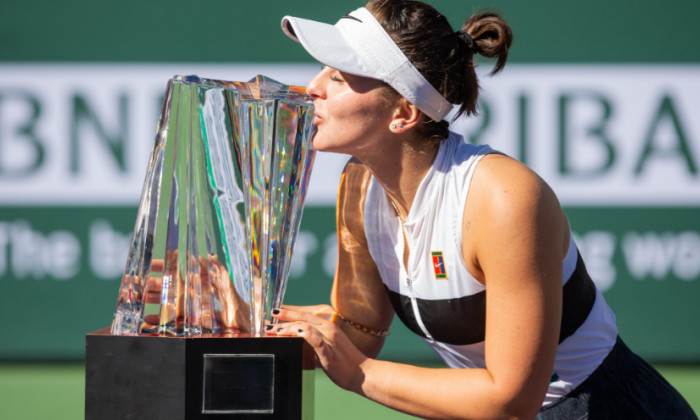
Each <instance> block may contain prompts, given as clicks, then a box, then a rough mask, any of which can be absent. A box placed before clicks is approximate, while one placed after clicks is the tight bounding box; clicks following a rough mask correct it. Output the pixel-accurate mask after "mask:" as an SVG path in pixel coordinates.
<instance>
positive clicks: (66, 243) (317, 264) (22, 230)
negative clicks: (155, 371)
mask: <svg viewBox="0 0 700 420" xmlns="http://www.w3.org/2000/svg"><path fill="white" fill-rule="evenodd" d="M135 212H136V208H135V207H128V206H126V207H87V206H81V207H54V208H52V209H51V211H50V212H47V210H46V209H45V208H41V207H12V208H6V209H4V210H3V211H2V214H1V215H0V284H2V287H3V291H4V292H3V293H2V294H0V312H1V314H0V317H2V319H5V320H7V319H13V320H15V322H3V323H1V324H0V336H3V337H14V338H13V339H12V340H3V341H0V358H2V357H4V358H25V357H33V358H41V357H66V358H78V357H82V354H83V353H82V351H83V346H84V334H85V333H86V332H90V331H93V330H96V329H98V328H102V327H104V326H107V325H109V324H110V323H111V319H112V314H113V311H114V308H115V304H116V298H117V292H118V289H119V281H120V278H121V275H122V273H123V269H124V264H125V261H126V253H127V248H128V244H129V240H130V237H131V233H132V227H133V223H134V215H135ZM697 212H698V209H697V208H658V207H650V208H638V209H628V208H615V207H613V208H590V207H585V208H580V207H573V208H567V213H568V214H569V216H570V219H571V221H572V225H573V226H575V227H576V230H575V231H574V234H575V236H576V239H577V244H578V246H579V248H580V250H581V252H582V254H583V255H584V258H585V260H586V264H587V267H588V270H589V272H590V274H591V277H592V278H593V279H594V281H595V282H596V284H597V285H598V287H599V288H600V289H601V290H602V291H603V292H604V295H605V298H606V299H607V300H608V302H609V303H610V305H611V306H612V307H613V309H614V310H615V313H616V315H617V320H618V325H619V328H620V332H621V334H622V335H623V336H624V337H625V339H626V340H627V341H628V342H630V343H631V344H633V345H634V348H635V349H636V350H638V351H639V352H640V353H642V354H644V355H646V356H649V357H651V358H653V359H655V360H663V361H697V357H698V355H700V337H698V336H697V334H692V333H690V332H691V331H695V330H696V327H695V321H696V320H697V319H698V318H699V317H700V307H699V306H698V305H697V302H696V300H697V296H698V295H699V294H700V219H699V218H697V217H696V215H697ZM48 213H50V214H48ZM334 223H335V209H334V208H333V207H320V206H314V207H309V208H308V209H307V210H306V211H305V213H304V218H303V220H302V225H301V230H300V233H299V236H298V241H297V244H296V248H295V252H294V257H293V260H292V266H291V276H290V280H289V285H288V289H287V294H286V296H285V303H287V304H298V305H305V304H317V303H321V302H328V301H329V296H330V289H331V282H332V279H333V273H334V270H335V264H336V258H337V250H336V234H335V225H334ZM426 258H431V256H430V255H427V256H426ZM436 281H450V280H449V278H447V279H440V280H436ZM641 308H644V310H640V309H641ZM394 329H395V333H394V334H393V335H392V337H390V339H389V341H388V343H387V347H386V349H385V352H388V353H391V354H394V355H399V356H400V357H407V358H416V357H417V358H430V357H432V353H431V350H430V349H429V348H428V347H427V346H425V345H423V344H420V343H418V342H419V341H420V340H418V339H417V338H415V337H412V336H411V334H410V333H409V332H408V331H406V330H404V328H403V327H402V326H400V325H398V323H395V326H394ZM26 331H29V332H30V333H29V334H26V333H25V332H26ZM651 331H653V337H654V339H653V340H650V332H651ZM31 332H37V334H32V333H31ZM38 332H40V333H38ZM38 341H40V343H39V342H38ZM406 342H415V343H414V344H412V345H411V346H409V347H406ZM38 344H40V345H38ZM388 353H387V354H388ZM392 357H393V356H392Z"/></svg>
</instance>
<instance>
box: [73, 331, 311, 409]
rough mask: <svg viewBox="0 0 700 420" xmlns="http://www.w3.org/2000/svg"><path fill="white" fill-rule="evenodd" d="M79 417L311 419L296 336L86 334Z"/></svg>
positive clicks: (303, 346) (305, 354)
mask: <svg viewBox="0 0 700 420" xmlns="http://www.w3.org/2000/svg"><path fill="white" fill-rule="evenodd" d="M85 356H86V357H85V364H86V366H85V419H86V420H110V419H115V420H116V419H120V420H122V419H167V420H195V419H220V420H225V419H236V420H243V419H250V420H256V419H266V420H278V419H280V420H282V419H284V420H307V419H313V405H314V401H313V395H314V375H315V371H314V367H315V360H314V354H313V350H312V349H311V347H310V346H309V345H308V344H307V343H306V342H304V340H303V339H301V338H298V337H250V336H235V337H197V338H194V337H161V336H146V335H141V336H117V335H111V334H110V330H109V328H105V329H102V330H98V331H95V332H93V333H89V334H87V336H86V354H85Z"/></svg>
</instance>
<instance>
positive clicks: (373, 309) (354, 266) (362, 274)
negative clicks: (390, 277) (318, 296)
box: [331, 159, 394, 357]
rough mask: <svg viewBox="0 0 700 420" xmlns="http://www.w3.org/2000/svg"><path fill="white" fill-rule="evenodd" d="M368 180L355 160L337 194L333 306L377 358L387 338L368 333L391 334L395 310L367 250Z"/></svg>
mask: <svg viewBox="0 0 700 420" xmlns="http://www.w3.org/2000/svg"><path fill="white" fill-rule="evenodd" d="M369 181H370V173H369V171H368V170H367V168H366V167H365V166H364V165H362V164H361V163H359V162H358V161H357V160H355V159H352V160H350V161H349V162H348V164H347V165H346V166H345V169H344V171H343V176H342V178H341V182H340V187H339V192H338V206H337V215H336V217H337V234H338V264H337V268H336V274H335V279H334V281H333V289H332V292H331V305H332V307H333V309H334V310H335V311H336V312H337V313H338V314H339V315H340V317H338V316H337V317H336V318H335V323H336V324H337V325H338V326H339V327H340V329H341V330H342V331H343V332H344V333H345V334H346V335H347V336H348V337H349V338H350V340H351V341H352V342H353V343H354V345H355V346H357V347H358V348H359V349H360V350H361V351H362V352H363V353H364V354H365V355H367V356H369V357H376V356H377V354H379V351H380V350H381V348H382V346H383V345H384V340H385V337H384V336H383V335H382V334H372V333H368V332H367V331H371V332H375V333H378V332H380V331H388V329H389V326H390V325H391V321H392V319H393V317H394V310H393V308H392V307H391V302H390V301H389V297H388V295H387V293H386V291H385V290H384V286H383V284H382V281H381V278H380V277H379V271H378V270H377V267H376V265H375V263H374V261H373V260H372V257H371V256H370V254H369V250H368V249H367V239H366V237H365V233H364V224H363V213H364V204H365V196H366V188H367V185H368V184H369ZM341 317H342V318H341ZM343 318H344V319H345V320H343ZM359 326H363V327H366V328H364V330H363V329H362V328H358V327H359Z"/></svg>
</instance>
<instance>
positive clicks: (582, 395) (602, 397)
mask: <svg viewBox="0 0 700 420" xmlns="http://www.w3.org/2000/svg"><path fill="white" fill-rule="evenodd" d="M537 419H542V420H549V419H572V420H574V419H575V420H583V419H606V420H607V419H635V420H644V419H649V420H652V419H654V420H656V419H674V420H686V419H688V420H697V419H698V417H697V416H696V415H695V413H693V410H692V408H690V405H689V404H688V403H687V402H686V400H685V399H684V398H683V396H682V395H681V394H680V393H678V391H676V390H675V389H674V388H673V387H672V386H671V384H669V383H668V382H667V381H666V379H664V378H663V376H661V374H659V372H657V371H656V369H654V368H653V367H651V366H650V365H649V364H648V363H647V362H645V361H644V360H642V358H640V357H639V356H637V355H636V354H634V353H633V352H632V351H631V350H630V349H629V348H628V347H627V346H626V345H625V343H623V342H622V340H621V339H620V337H617V342H616V343H615V346H613V348H612V350H611V351H610V354H608V355H607V356H606V358H605V360H603V363H602V364H601V365H600V366H598V368H597V369H596V370H595V371H593V373H592V374H591V376H589V377H588V379H586V380H585V381H583V383H582V384H581V385H579V386H577V387H576V389H574V390H573V391H571V392H570V393H568V394H567V395H565V396H564V397H562V398H561V399H560V400H558V401H556V402H554V403H552V404H549V405H547V406H546V407H544V408H542V410H540V413H539V414H538V416H537Z"/></svg>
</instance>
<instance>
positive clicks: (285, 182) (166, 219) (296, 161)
mask: <svg viewBox="0 0 700 420" xmlns="http://www.w3.org/2000/svg"><path fill="white" fill-rule="evenodd" d="M312 119H313V104H312V103H311V101H310V100H309V98H308V96H306V95H305V94H304V93H303V90H301V89H299V88H294V87H289V86H285V85H282V84H280V83H278V82H275V81H273V80H271V79H269V78H265V77H264V76H257V77H256V78H255V79H254V80H252V81H250V82H248V83H241V82H226V81H220V80H210V79H200V78H198V77H195V76H189V77H180V76H177V77H175V78H174V79H172V80H171V81H170V82H169V84H168V89H167V92H166V98H165V101H164V105H163V112H162V116H161V121H160V126H159V128H158V133H157V136H156V141H155V144H154V147H153V153H152V156H151V161H150V163H149V165H148V171H147V175H146V181H145V185H144V188H143V193H142V196H141V203H140V206H139V209H138V214H137V219H136V224H135V227H134V235H133V239H132V242H131V249H130V250H129V254H128V257H127V263H126V269H125V273H124V277H123V280H122V285H121V289H120V292H119V297H118V301H117V309H116V313H115V317H114V321H113V324H112V334H116V335H133V334H139V333H154V334H159V335H173V336H198V335H201V334H206V333H213V334H218V333H230V332H240V333H251V334H252V335H255V336H259V335H261V334H262V332H263V328H264V325H265V323H270V322H272V318H271V316H270V311H271V310H272V309H273V308H274V307H279V306H280V305H281V303H282V297H283V295H284V291H285V288H286V283H287V276H288V273H289V265H290V260H291V254H292V250H293V247H294V240H295V237H296V233H297V231H298V228H299V223H300V220H301V214H302V208H303V204H304V198H305V195H306V188H307V184H308V180H309V174H310V171H311V167H312V163H313V158H314V151H313V150H312V147H311V142H310V139H311V134H312V130H313V125H312Z"/></svg>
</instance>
